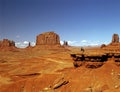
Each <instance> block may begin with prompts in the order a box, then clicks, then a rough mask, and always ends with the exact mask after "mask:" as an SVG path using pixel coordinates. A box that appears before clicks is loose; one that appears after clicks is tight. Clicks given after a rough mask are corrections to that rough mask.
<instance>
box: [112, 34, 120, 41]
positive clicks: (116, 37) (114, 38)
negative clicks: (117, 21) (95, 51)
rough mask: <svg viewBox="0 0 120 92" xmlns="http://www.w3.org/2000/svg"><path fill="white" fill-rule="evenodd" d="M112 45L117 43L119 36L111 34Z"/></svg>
mask: <svg viewBox="0 0 120 92" xmlns="http://www.w3.org/2000/svg"><path fill="white" fill-rule="evenodd" d="M112 43H119V35H118V34H113V36H112Z"/></svg>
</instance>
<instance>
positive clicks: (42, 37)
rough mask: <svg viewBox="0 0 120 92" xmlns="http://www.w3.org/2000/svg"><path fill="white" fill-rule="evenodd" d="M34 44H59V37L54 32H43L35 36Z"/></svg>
mask: <svg viewBox="0 0 120 92" xmlns="http://www.w3.org/2000/svg"><path fill="white" fill-rule="evenodd" d="M36 45H37V46H38V45H49V46H60V37H59V35H58V34H56V33H54V32H44V33H42V34H39V35H38V36H37V37H36Z"/></svg>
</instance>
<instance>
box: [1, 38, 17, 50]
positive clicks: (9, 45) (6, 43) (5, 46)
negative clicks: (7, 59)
mask: <svg viewBox="0 0 120 92" xmlns="http://www.w3.org/2000/svg"><path fill="white" fill-rule="evenodd" d="M15 48H16V47H15V42H14V41H11V40H8V39H3V40H1V41H0V50H1V51H6V50H14V49H15Z"/></svg>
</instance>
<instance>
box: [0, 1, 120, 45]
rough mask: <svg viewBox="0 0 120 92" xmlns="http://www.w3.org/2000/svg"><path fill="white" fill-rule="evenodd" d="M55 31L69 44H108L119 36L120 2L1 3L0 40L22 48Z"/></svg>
mask: <svg viewBox="0 0 120 92" xmlns="http://www.w3.org/2000/svg"><path fill="white" fill-rule="evenodd" d="M47 31H54V32H56V33H57V34H59V35H60V39H61V41H64V40H66V41H68V42H69V44H70V45H77V46H80V45H100V44H102V43H106V44H108V43H109V42H110V41H111V39H112V34H113V33H118V34H119V35H120V0H0V39H1V40H2V39H3V38H8V39H10V40H14V41H15V42H16V43H17V46H18V45H21V46H24V44H27V42H28V41H29V42H32V43H34V42H35V40H36V35H38V34H40V33H42V32H47Z"/></svg>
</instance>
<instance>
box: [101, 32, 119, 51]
mask: <svg viewBox="0 0 120 92" xmlns="http://www.w3.org/2000/svg"><path fill="white" fill-rule="evenodd" d="M101 48H103V49H106V50H111V51H112V50H115V51H119V50H120V42H119V35H118V34H113V36H112V41H111V43H110V44H108V45H105V44H102V45H101Z"/></svg>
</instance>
